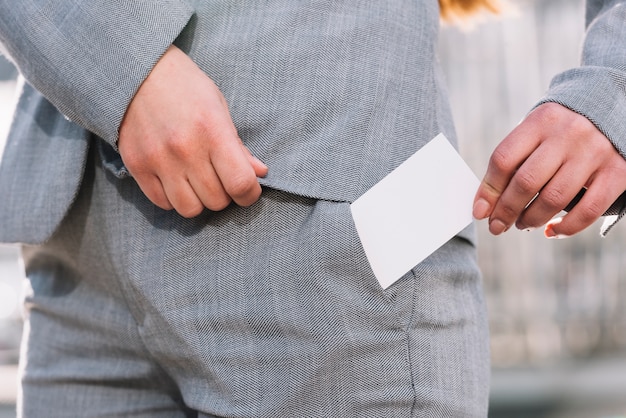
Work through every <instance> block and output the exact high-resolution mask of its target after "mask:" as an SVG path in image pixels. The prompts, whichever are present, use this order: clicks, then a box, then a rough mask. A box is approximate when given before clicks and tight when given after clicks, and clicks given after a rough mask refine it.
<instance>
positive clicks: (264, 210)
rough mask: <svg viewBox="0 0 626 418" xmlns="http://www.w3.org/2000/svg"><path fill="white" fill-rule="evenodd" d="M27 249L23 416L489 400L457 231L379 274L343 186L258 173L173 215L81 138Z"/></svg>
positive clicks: (323, 413)
mask: <svg viewBox="0 0 626 418" xmlns="http://www.w3.org/2000/svg"><path fill="white" fill-rule="evenodd" d="M122 220H123V221H122ZM25 254H26V257H25V260H26V270H27V276H28V279H29V284H30V288H29V289H28V291H27V294H26V309H27V315H26V321H27V327H26V334H25V339H24V347H23V353H24V360H25V362H24V363H23V368H24V372H23V393H22V395H21V399H20V404H19V409H20V414H21V415H22V416H26V417H37V416H47V417H57V416H58V417H66V416H67V417H69V416H81V417H91V416H93V417H95V416H133V417H140V416H146V417H158V416H164V417H174V416H198V417H210V416H227V417H299V416H303V417H387V418H388V417H410V416H416V417H444V416H445V417H455V416H458V417H482V416H486V412H487V396H488V385H489V348H488V335H487V323H486V313H485V307H484V302H483V297H482V293H481V279H480V274H479V271H478V268H477V266H476V255H475V248H474V246H473V244H472V243H470V242H469V241H467V240H465V239H464V238H460V237H456V238H453V239H452V240H451V241H450V242H449V243H447V244H446V245H445V246H444V247H443V248H441V249H440V250H439V251H437V252H435V253H434V254H433V255H432V256H431V257H430V258H428V259H427V260H425V261H424V262H423V263H421V264H420V265H418V266H416V267H415V268H414V269H413V270H412V271H410V272H409V273H408V274H406V275H405V276H404V277H402V278H401V279H400V280H399V281H398V282H396V283H395V284H394V285H392V286H391V287H390V288H388V289H387V290H384V291H383V289H382V288H381V287H380V286H379V284H378V282H377V281H376V279H375V277H374V275H373V273H372V271H371V270H370V267H369V264H368V262H367V260H366V257H365V254H364V253H363V250H362V248H361V246H360V242H359V239H358V236H357V233H356V231H355V227H354V224H353V222H352V218H351V215H350V210H349V204H348V203H345V202H331V201H325V200H315V199H310V198H305V197H301V196H296V195H293V194H289V193H286V192H282V191H277V190H273V189H269V188H266V189H265V190H264V192H263V195H262V197H261V199H260V201H259V202H257V203H256V204H255V205H253V206H251V207H249V208H242V207H238V206H235V205H233V206H231V207H229V208H227V209H226V210H224V211H222V212H219V213H212V212H209V211H206V212H205V213H203V214H202V215H201V216H200V217H198V218H195V219H184V218H182V217H179V216H178V215H177V214H176V213H175V212H173V211H169V212H168V211H162V210H160V209H158V208H156V207H155V206H154V205H152V204H151V203H150V202H149V201H148V200H147V199H146V198H145V197H144V195H143V194H142V193H141V191H140V190H139V188H138V187H137V185H136V183H135V182H134V181H133V180H132V179H118V178H116V177H115V176H113V175H112V174H111V173H110V171H108V170H105V169H103V168H102V164H101V162H100V159H99V158H98V157H97V154H96V153H94V152H93V151H92V152H91V156H90V158H89V163H88V166H87V168H86V172H85V179H84V182H83V185H82V186H81V189H80V191H79V194H78V197H77V199H76V202H75V203H74V205H73V206H72V208H71V209H70V212H69V213H68V215H67V217H66V218H65V220H64V221H63V223H62V224H61V226H60V227H59V229H58V230H57V231H56V232H55V234H54V235H53V236H52V238H51V239H50V240H49V241H48V242H47V243H46V244H44V245H42V246H38V247H28V248H26V249H25Z"/></svg>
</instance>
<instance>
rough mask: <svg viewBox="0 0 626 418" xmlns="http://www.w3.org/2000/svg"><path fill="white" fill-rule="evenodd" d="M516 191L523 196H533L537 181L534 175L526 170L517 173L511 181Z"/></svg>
mask: <svg viewBox="0 0 626 418" xmlns="http://www.w3.org/2000/svg"><path fill="white" fill-rule="evenodd" d="M513 183H514V184H515V187H516V189H517V190H518V191H519V192H520V193H523V194H525V195H526V194H534V193H535V192H536V191H537V189H538V187H537V179H536V178H535V176H534V174H533V173H532V172H530V171H528V170H525V171H518V172H517V173H516V175H515V177H514V179H513Z"/></svg>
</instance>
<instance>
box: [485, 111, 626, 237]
mask: <svg viewBox="0 0 626 418" xmlns="http://www.w3.org/2000/svg"><path fill="white" fill-rule="evenodd" d="M583 187H584V188H586V189H587V190H586V192H585V194H584V196H583V198H582V199H581V200H580V202H578V204H576V206H574V208H572V209H571V210H570V211H569V212H568V213H567V214H566V215H565V216H563V217H562V218H556V219H553V220H552V221H550V220H551V219H552V218H553V217H554V216H555V215H556V214H558V213H559V212H560V211H561V210H562V209H563V208H565V207H566V206H567V205H568V203H569V202H570V201H572V199H574V197H575V196H576V194H577V193H578V192H579V191H580V190H581V189H582V188H583ZM624 190H626V160H625V159H624V157H622V156H621V155H620V154H619V153H618V152H617V150H616V149H615V148H614V146H613V145H612V144H611V142H609V140H608V139H607V138H606V137H605V136H604V135H603V134H602V133H601V132H600V131H599V130H598V129H597V128H596V127H595V126H594V125H593V124H592V123H591V122H590V121H589V120H588V119H587V118H585V117H584V116H581V115H579V114H578V113H575V112H573V111H571V110H569V109H567V108H566V107H563V106H561V105H559V104H556V103H545V104H543V105H541V106H538V107H537V108H536V109H535V110H534V111H532V112H531V113H530V114H529V115H528V116H527V117H526V118H525V119H524V120H523V121H522V122H521V123H520V124H519V125H518V126H517V127H516V128H515V129H514V130H513V131H512V132H511V133H510V134H509V135H508V136H507V137H506V138H504V140H503V141H502V142H501V143H500V144H499V145H498V146H497V147H496V149H495V150H494V152H493V153H492V155H491V158H490V160H489V165H488V167H487V172H486V174H485V177H484V178H483V180H482V182H481V184H480V186H479V188H478V191H477V193H476V196H475V198H474V208H473V215H474V217H475V218H476V219H486V218H489V231H490V232H491V233H492V234H494V235H499V234H501V233H503V232H505V231H507V230H508V229H509V228H510V227H511V225H513V224H515V226H516V227H517V228H518V229H534V228H537V227H540V226H542V225H545V224H546V223H547V225H546V227H545V229H544V234H545V236H546V237H548V238H562V237H567V236H571V235H574V234H576V233H578V232H580V231H582V230H583V229H585V228H586V227H588V226H589V225H591V224H592V223H593V222H595V221H596V220H597V219H598V218H599V217H600V216H601V215H602V214H603V213H604V212H605V211H606V210H607V209H608V208H609V207H610V206H611V204H612V203H613V202H614V201H615V200H616V199H617V198H618V197H619V196H620V194H622V193H623V192H624ZM529 202H530V203H529ZM549 221H550V222H549Z"/></svg>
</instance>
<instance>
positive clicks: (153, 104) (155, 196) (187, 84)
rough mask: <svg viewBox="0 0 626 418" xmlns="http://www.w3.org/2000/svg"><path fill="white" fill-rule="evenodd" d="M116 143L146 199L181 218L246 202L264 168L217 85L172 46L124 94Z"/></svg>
mask: <svg viewBox="0 0 626 418" xmlns="http://www.w3.org/2000/svg"><path fill="white" fill-rule="evenodd" d="M118 148H119V152H120V155H121V157H122V160H123V161H124V164H125V165H126V167H127V168H128V171H129V172H130V173H131V175H132V176H133V177H134V179H135V180H136V181H137V184H138V185H139V187H140V188H141V190H142V191H143V193H144V194H145V195H146V196H147V197H148V199H150V200H151V201H152V202H153V203H154V204H155V205H157V206H158V207H160V208H162V209H166V210H170V209H175V210H176V211H177V212H178V213H179V214H180V215H182V216H184V217H188V218H189V217H194V216H197V215H199V214H200V213H201V212H202V211H203V210H204V208H205V207H206V208H208V209H211V210H215V211H217V210H222V209H224V208H226V207H227V206H228V205H229V204H230V203H231V201H234V202H235V203H237V204H238V205H241V206H249V205H251V204H253V203H254V202H256V201H257V200H258V199H259V197H260V195H261V186H260V185H259V182H258V178H257V177H264V176H265V175H266V174H267V170H268V169H267V166H265V164H263V163H262V162H261V161H260V160H258V159H257V158H255V157H254V156H253V155H252V154H251V153H250V151H249V150H248V149H247V148H246V147H245V146H244V145H243V143H242V141H241V139H240V138H239V136H238V135H237V130H236V129H235V126H234V124H233V122H232V118H231V116H230V113H229V111H228V105H227V104H226V101H225V99H224V97H223V95H222V93H221V92H220V91H219V89H218V87H217V86H216V85H215V83H214V82H213V81H212V80H211V79H210V78H209V77H208V76H207V75H206V74H205V73H204V72H203V71H202V70H201V69H200V68H199V67H198V66H197V65H196V64H195V63H194V62H193V61H192V60H191V59H190V58H189V57H188V56H187V55H186V54H185V53H184V52H183V51H181V50H180V49H178V48H176V47H175V46H171V47H170V48H169V49H168V50H167V51H166V52H165V54H164V55H163V57H162V58H161V59H160V60H159V61H158V62H157V64H156V65H155V67H154V68H153V70H152V72H151V73H150V75H149V76H148V77H147V78H146V79H145V80H144V82H143V83H142V85H141V86H140V88H139V90H138V91H137V93H136V95H135V97H134V98H133V100H132V101H131V103H130V105H129V107H128V109H127V111H126V114H125V116H124V119H123V121H122V124H121V125H120V130H119V140H118Z"/></svg>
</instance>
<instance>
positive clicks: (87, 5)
mask: <svg viewBox="0 0 626 418" xmlns="http://www.w3.org/2000/svg"><path fill="white" fill-rule="evenodd" d="M192 13H193V10H192V8H191V6H190V5H189V4H188V3H187V2H186V1H184V0H159V1H147V0H65V1H56V2H49V1H43V0H19V1H14V0H0V43H2V44H3V46H4V48H5V50H6V52H7V53H8V54H9V55H10V57H11V59H12V60H13V61H14V62H15V64H16V65H17V67H18V68H19V70H20V72H21V73H22V74H23V75H24V77H25V78H26V80H27V81H28V82H29V83H30V84H32V85H33V86H34V87H35V88H36V89H37V90H39V91H40V92H41V93H42V94H43V95H44V96H45V97H46V98H47V99H48V100H49V101H50V102H51V103H53V104H54V105H55V106H56V107H57V108H58V109H59V110H60V111H61V112H62V113H63V114H64V115H65V116H67V117H68V118H69V119H71V120H72V121H74V122H76V123H78V124H79V125H81V126H83V127H84V128H86V129H88V130H89V131H91V132H93V133H95V134H96V135H98V136H100V137H101V138H103V139H105V140H106V141H107V142H108V143H110V144H111V145H112V146H114V147H115V148H117V146H116V143H117V138H118V129H119V125H120V123H121V121H122V118H123V117H124V114H125V112H126V108H127V107H128V104H129V103H130V101H131V100H132V98H133V96H134V94H135V93H136V91H137V89H138V88H139V86H140V85H141V83H142V82H143V80H144V79H145V78H146V77H147V75H148V74H149V72H150V71H151V69H152V68H153V66H154V65H155V63H156V62H157V61H158V59H159V58H160V57H161V56H162V55H163V53H164V52H165V50H166V49H167V48H168V46H169V45H171V44H172V42H173V41H174V39H175V38H176V37H177V36H178V35H179V33H180V32H181V31H182V29H183V28H184V27H185V25H186V24H187V22H188V20H189V18H190V17H191V15H192Z"/></svg>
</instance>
